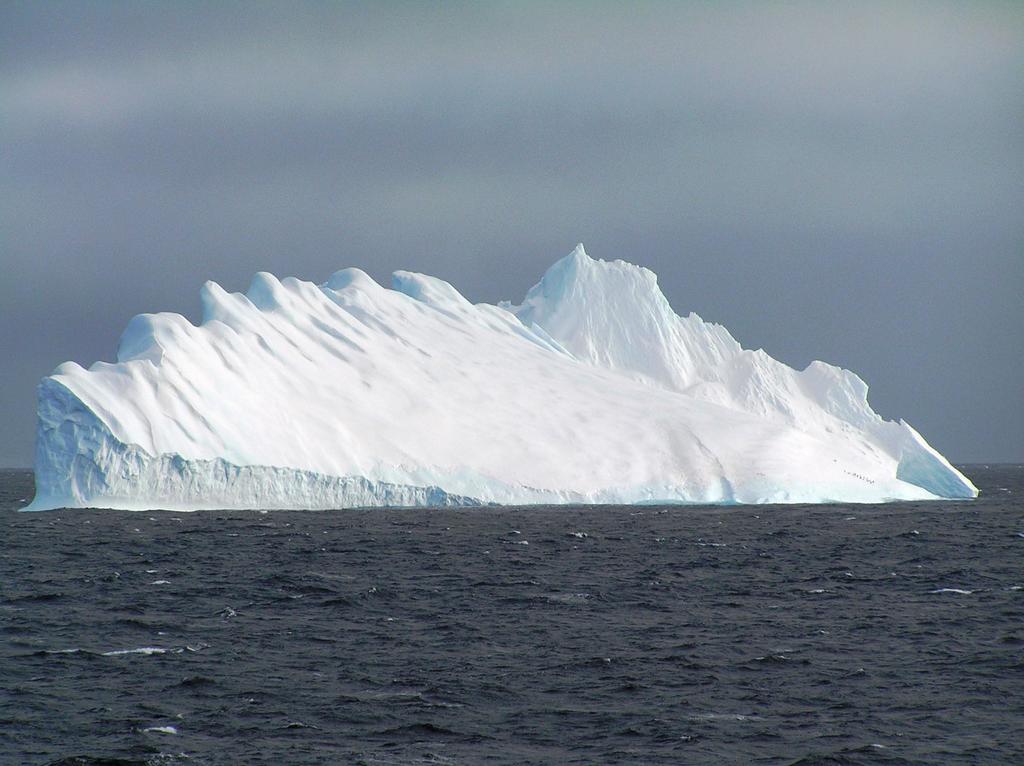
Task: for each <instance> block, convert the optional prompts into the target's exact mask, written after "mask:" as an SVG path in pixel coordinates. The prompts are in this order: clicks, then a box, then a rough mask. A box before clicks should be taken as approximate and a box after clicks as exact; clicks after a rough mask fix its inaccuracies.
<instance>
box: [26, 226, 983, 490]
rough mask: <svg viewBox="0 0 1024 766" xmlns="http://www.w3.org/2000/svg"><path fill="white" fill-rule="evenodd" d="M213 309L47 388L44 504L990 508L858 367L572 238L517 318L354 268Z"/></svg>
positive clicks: (433, 282) (130, 330) (67, 367)
mask: <svg viewBox="0 0 1024 766" xmlns="http://www.w3.org/2000/svg"><path fill="white" fill-rule="evenodd" d="M201 298H202V306H203V317H202V321H201V323H200V325H199V326H194V325H192V324H191V323H189V322H188V321H187V320H186V319H185V318H184V317H182V316H180V315H177V314H169V313H162V314H141V315H139V316H136V317H135V318H134V319H132V320H131V322H130V323H129V324H128V327H127V329H126V330H125V332H124V335H123V336H122V338H121V343H120V347H119V349H118V353H117V363H115V364H108V363H103V362H99V363H96V364H94V365H93V366H92V367H91V368H90V369H89V370H85V369H83V368H82V367H80V366H79V365H77V364H74V363H71V362H69V363H65V364H63V365H61V366H60V367H58V368H57V370H56V371H55V372H54V374H53V375H51V376H49V377H47V378H44V379H43V381H42V383H41V384H40V387H39V407H38V415H39V425H38V439H37V449H36V488H37V494H36V498H35V500H34V501H33V503H32V505H31V506H30V509H46V508H55V507H111V508H126V509H147V508H170V509H198V508H285V507H287V508H336V507H347V506H368V505H450V504H479V503H504V504H513V503H515V504H525V503H642V502H695V503H703V502H713V503H732V502H739V503H765V502H827V501H849V502H880V501H887V500H896V499H933V498H940V497H945V498H954V497H973V496H975V495H976V494H977V490H976V489H975V488H974V486H973V485H972V484H971V482H970V481H969V480H968V479H967V478H965V477H964V476H963V475H962V474H960V473H959V472H958V471H957V470H956V469H955V468H953V467H952V466H951V465H950V464H949V463H948V462H947V461H946V460H945V459H944V458H943V457H942V456H941V455H939V454H938V453H937V452H935V451H934V450H933V449H931V448H930V447H929V446H928V445H927V443H926V442H925V441H924V440H923V439H922V438H921V437H920V435H918V434H917V432H916V431H914V430H913V429H912V428H910V426H908V425H907V424H905V423H903V422H900V423H892V422H886V421H883V420H882V419H881V418H880V417H878V416H877V415H876V414H875V413H874V412H872V411H871V409H870V407H869V406H868V403H867V398H866V395H867V386H865V384H864V383H863V382H862V381H861V380H860V379H859V378H858V377H857V376H856V375H854V374H853V373H851V372H848V371H846V370H841V369H839V368H836V367H832V366H830V365H826V364H823V363H820V362H815V363H813V364H811V365H810V366H808V367H807V369H805V370H803V371H797V370H794V369H792V368H790V367H787V366H786V365H784V364H781V363H780V362H777V361H775V360H774V359H772V358H771V357H769V356H768V355H767V354H765V353H764V352H763V351H746V350H743V349H742V348H741V347H740V346H739V344H738V343H737V342H736V341H735V340H734V339H733V338H732V336H731V335H729V333H728V332H727V331H726V330H725V328H723V327H721V326H719V325H715V324H710V323H707V322H704V321H703V320H701V319H700V317H698V316H696V315H695V314H690V315H689V316H687V317H680V316H677V315H676V314H675V312H673V311H672V309H671V307H670V306H669V304H668V301H667V300H666V299H665V297H664V295H662V293H661V291H660V290H659V289H658V286H657V280H656V277H655V275H654V274H653V273H652V272H650V271H648V270H646V269H643V268H640V267H637V266H633V265H631V264H628V263H624V262H622V261H615V262H604V261H595V260H592V259H591V258H589V257H588V256H587V255H586V253H585V252H584V251H583V247H582V246H578V247H577V248H576V250H574V251H573V253H572V254H570V255H568V256H566V257H565V258H563V259H562V260H560V261H558V262H557V263H555V264H554V265H553V266H552V267H551V268H550V269H549V270H548V272H547V273H546V274H545V275H544V277H543V279H542V280H541V281H540V282H539V283H538V284H537V285H536V286H535V287H533V288H532V289H531V290H530V291H529V293H528V294H527V296H526V298H525V299H524V301H523V303H522V304H521V305H519V306H512V305H510V304H502V305H501V306H492V305H486V304H477V305H473V304H472V303H470V302H469V301H467V300H466V299H465V298H464V297H462V295H460V294H459V293H458V291H456V290H455V288H453V287H452V286H451V285H449V284H448V283H446V282H443V281H441V280H439V279H435V278H433V277H429V276H425V275H422V274H413V273H409V272H396V273H395V275H394V277H393V283H392V289H390V290H389V289H386V288H384V287H382V286H380V285H378V284H377V283H376V282H374V281H373V280H372V279H371V278H370V277H369V276H368V275H366V274H365V273H364V272H362V271H360V270H358V269H346V270H343V271H339V272H337V273H336V274H334V275H333V276H331V278H330V279H328V280H327V282H325V283H324V284H323V285H319V286H317V285H314V284H312V283H309V282H303V281H299V280H297V279H292V278H289V279H285V280H283V281H278V280H277V279H276V278H275V277H274V276H272V275H270V274H266V273H259V274H257V275H256V276H255V277H254V278H253V280H252V284H251V285H250V287H249V289H248V291H247V292H246V293H245V294H244V295H242V294H239V293H227V292H225V291H224V290H223V289H221V288H220V287H219V286H218V285H216V284H215V283H213V282H207V283H206V284H205V285H204V286H203V288H202V292H201Z"/></svg>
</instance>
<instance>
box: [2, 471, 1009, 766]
mask: <svg viewBox="0 0 1024 766" xmlns="http://www.w3.org/2000/svg"><path fill="white" fill-rule="evenodd" d="M967 470H968V473H969V475H971V476H972V478H974V479H975V481H976V482H977V483H978V484H979V486H981V488H982V489H983V491H984V495H983V496H982V498H981V499H979V500H977V501H975V502H972V503H936V504H914V503H904V504H899V505H889V506H826V507H813V506H796V507H778V506H775V507H768V506H761V507H733V508H673V509H660V508H599V509H573V508H569V509H565V508H531V509H515V508H506V509H479V510H436V511H435V510H432V511H423V510H388V511H382V510H368V511H336V512H325V513H317V512H278V513H269V514H258V513H240V512H230V513H228V512H220V513H218V512H203V513H195V514H185V513H169V512H150V513H124V512H101V511H57V512H51V513H44V514H19V513H15V512H13V511H12V510H10V509H11V508H13V507H16V506H18V505H19V501H20V500H21V499H22V498H26V497H30V496H31V476H30V474H28V473H26V472H6V473H0V504H2V507H3V510H0V522H2V523H3V525H4V544H3V551H2V555H0V636H2V642H0V762H2V763H4V764H21V763H24V764H49V763H61V764H100V763H102V764H177V763H184V764H318V763H331V764H333V763H340V764H346V763H363V764H415V763H424V764H522V763H552V764H592V763H644V764H651V763H653V764H657V763H665V764H687V763H693V764H746V763H765V764H791V763H800V764H871V763H880V764H933V763H934V764H982V763H984V764H1013V763H1024V590H1022V588H1024V503H1022V500H1024V468H1022V467H1013V466H1003V467H998V466H993V467H990V468H985V467H980V466H972V467H969V468H968V469H967Z"/></svg>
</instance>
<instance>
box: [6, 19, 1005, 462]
mask: <svg viewBox="0 0 1024 766" xmlns="http://www.w3.org/2000/svg"><path fill="white" fill-rule="evenodd" d="M580 241H582V242H583V243H585V245H586V247H587V251H588V252H589V253H590V255H591V256H593V257H596V258H603V259H614V258H622V259H624V260H627V261H631V262H633V263H638V264H641V265H644V266H647V267H648V268H650V269H652V270H654V271H655V272H656V273H657V274H658V275H659V284H660V285H661V287H662V290H663V291H664V293H665V295H666V296H667V297H668V299H669V301H670V302H671V304H672V305H673V307H674V308H675V310H676V311H677V312H678V313H681V314H686V313H689V312H690V311H695V312H697V313H698V314H700V315H701V316H702V317H704V318H705V319H708V320H712V321H715V322H719V323H721V324H724V325H725V326H726V327H727V328H729V330H730V331H731V332H732V334H733V335H734V336H735V337H736V338H737V339H738V340H739V341H740V342H741V343H742V344H743V345H744V347H746V348H764V349H765V350H766V351H768V352H769V353H770V354H772V355H773V356H775V357H776V358H778V359H781V360H782V361H784V362H786V363H788V364H791V365H793V366H795V367H798V368H803V367H804V366H806V365H807V364H808V363H809V362H810V361H812V360H814V359H821V360H824V361H827V362H830V363H833V364H838V365H840V366H842V367H845V368H847V369H851V370H853V371H854V372H856V373H857V374H859V375H860V376H861V377H862V378H864V379H865V380H866V381H867V382H868V384H869V386H870V391H869V400H870V402H871V404H872V405H873V406H874V407H875V409H876V410H877V411H878V412H879V413H880V414H882V415H883V416H885V417H887V418H904V419H905V420H907V421H908V422H909V423H911V424H912V425H914V426H915V427H916V428H917V429H918V430H919V431H920V432H921V433H922V434H923V435H924V436H925V438H926V439H928V440H929V441H930V442H931V444H932V445H933V446H935V447H936V448H937V449H938V450H939V451H941V452H943V453H944V454H946V455H947V456H948V457H950V459H952V460H954V461H958V462H995V461H1007V462H1024V342H1022V339H1024V300H1022V293H1024V4H1021V3H1015V2H1005V3H980V2H960V3H943V2H939V1H934V2H922V3H899V2H889V3H871V2H864V3H844V4H838V3H836V4H832V3H806V4H805V3H799V2H795V3H786V4H781V3H778V4H774V3H743V2H725V3H685V2H677V3H664V4H657V3H639V4H634V3H629V4H626V3H600V2H580V3H572V2H559V3H554V2H552V3H545V4H542V3H536V2H529V1H525V0H524V1H523V2H514V3H454V2H451V3H425V2H418V3H408V4H406V3H398V2H394V3H390V2H389V3H360V4H346V3H301V2H288V3H283V2H282V3H278V4H261V3H255V2H245V3H232V2H218V3H204V2H187V3H185V2H181V3H178V2H173V3H172V2H132V3H104V2H89V3H86V2H75V3H59V2H18V1H17V0H11V1H10V2H5V3H3V4H0V422H2V427H0V466H29V465H31V463H32V459H33V458H32V455H33V450H34V439H35V386H36V384H37V383H38V381H39V379H40V378H41V377H43V376H44V375H47V374H48V373H50V372H51V371H52V370H53V368H54V367H56V366H57V365H58V364H59V363H61V362H63V361H65V360H74V361H77V362H79V363H81V364H83V365H86V366H88V365H89V364H91V363H92V362H94V361H97V360H108V361H109V360H113V358H114V355H115V352H116V348H117V341H118V338H119V336H120V333H121V331H122V330H123V329H124V327H125V325H126V324H127V322H128V320H129V319H130V318H131V317H132V316H133V315H135V314H137V313H141V312H148V311H175V312H179V313H182V314H184V315H185V316H187V317H189V318H190V319H192V320H193V321H195V320H197V318H198V314H199V288H200V286H201V285H202V283H203V282H204V281H205V280H207V279H213V280H215V281H217V282H219V283H220V284H221V285H223V286H224V287H225V288H226V289H228V290H244V289H245V288H246V286H247V285H248V283H249V280H250V278H251V276H252V275H253V274H254V273H255V272H256V271H260V270H266V271H271V272H273V273H274V274H276V275H278V276H279V277H284V276H297V277H300V278H303V279H309V280H313V281H316V282H322V281H324V280H326V279H327V277H328V276H329V275H330V274H331V273H332V272H334V271H336V270H338V269H340V268H343V267H346V266H358V267H360V268H363V269H364V270H365V271H367V272H369V273H370V274H371V275H372V276H373V277H374V278H375V279H377V280H378V281H380V282H383V283H385V284H387V283H388V280H389V275H390V273H391V272H392V271H394V270H396V269H408V270H412V271H420V272H425V273H428V274H432V275H435V276H439V277H441V278H443V279H446V280H448V281H450V282H452V283H453V284H454V285H455V286H456V287H457V288H458V289H459V290H460V291H461V292H462V293H463V294H464V295H466V296H467V297H468V298H470V299H471V300H473V301H487V302H496V301H498V300H502V299H511V300H512V301H513V302H518V300H519V299H520V298H521V297H522V296H523V294H524V293H525V292H526V290H527V289H528V288H529V287H530V286H531V285H532V284H534V283H535V282H536V281H537V280H538V279H539V278H540V276H541V275H542V274H543V272H544V270H545V269H546V268H547V267H548V266H549V265H550V264H551V263H553V262H554V261H555V260H556V259H558V258H559V257H561V256H563V255H565V254H566V253H568V252H569V251H571V250H572V248H573V246H574V245H575V244H576V243H577V242H580Z"/></svg>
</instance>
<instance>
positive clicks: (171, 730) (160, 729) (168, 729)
mask: <svg viewBox="0 0 1024 766" xmlns="http://www.w3.org/2000/svg"><path fill="white" fill-rule="evenodd" d="M143 731H149V732H153V733H154V734H177V733H178V730H177V729H176V728H175V727H173V726H147V727H146V728H145V729H143Z"/></svg>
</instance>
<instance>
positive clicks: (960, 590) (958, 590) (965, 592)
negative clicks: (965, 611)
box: [929, 588, 974, 596]
mask: <svg viewBox="0 0 1024 766" xmlns="http://www.w3.org/2000/svg"><path fill="white" fill-rule="evenodd" d="M929 592H930V593H959V594H960V595H962V596H970V595H971V594H972V593H974V591H973V590H965V589H963V588H937V589H935V590H933V591H929Z"/></svg>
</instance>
